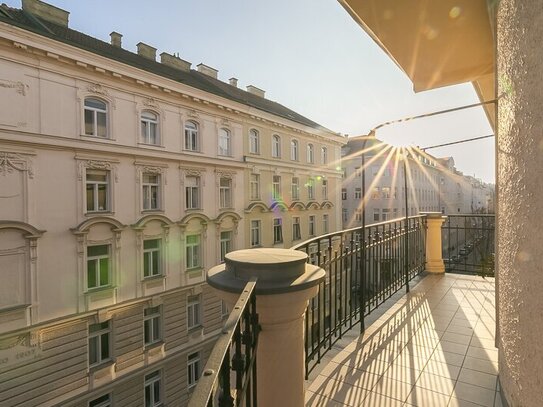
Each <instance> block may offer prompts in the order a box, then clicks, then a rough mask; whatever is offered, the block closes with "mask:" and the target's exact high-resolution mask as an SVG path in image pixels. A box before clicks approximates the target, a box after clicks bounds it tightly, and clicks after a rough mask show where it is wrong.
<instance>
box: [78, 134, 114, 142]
mask: <svg viewBox="0 0 543 407" xmlns="http://www.w3.org/2000/svg"><path fill="white" fill-rule="evenodd" d="M80 137H81V138H82V139H87V140H93V141H95V140H101V141H106V142H108V141H110V142H111V141H117V139H114V138H111V137H100V136H92V135H90V134H81V136H80Z"/></svg>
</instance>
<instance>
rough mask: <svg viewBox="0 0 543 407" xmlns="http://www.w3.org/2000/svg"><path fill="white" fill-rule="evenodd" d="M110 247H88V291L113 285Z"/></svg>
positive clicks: (105, 245) (106, 245)
mask: <svg viewBox="0 0 543 407" xmlns="http://www.w3.org/2000/svg"><path fill="white" fill-rule="evenodd" d="M109 256H110V245H108V244H104V245H100V246H88V247H87V289H88V290H91V289H93V288H101V287H107V286H109V285H110V284H111V263H110V259H109Z"/></svg>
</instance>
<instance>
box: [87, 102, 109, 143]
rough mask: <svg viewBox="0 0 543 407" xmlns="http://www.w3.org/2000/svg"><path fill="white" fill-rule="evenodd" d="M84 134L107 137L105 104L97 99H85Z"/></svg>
mask: <svg viewBox="0 0 543 407" xmlns="http://www.w3.org/2000/svg"><path fill="white" fill-rule="evenodd" d="M85 134H86V135H87V136H96V137H103V138H107V136H108V135H107V104H106V103H105V102H103V101H101V100H99V99H94V98H87V99H85Z"/></svg>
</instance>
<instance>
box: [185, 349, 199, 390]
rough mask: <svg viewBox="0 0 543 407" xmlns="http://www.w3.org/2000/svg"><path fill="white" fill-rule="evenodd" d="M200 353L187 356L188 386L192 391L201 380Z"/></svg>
mask: <svg viewBox="0 0 543 407" xmlns="http://www.w3.org/2000/svg"><path fill="white" fill-rule="evenodd" d="M200 370H201V369H200V352H193V353H191V354H189V355H187V385H188V388H189V389H191V388H193V387H194V386H196V384H197V383H198V380H199V379H200Z"/></svg>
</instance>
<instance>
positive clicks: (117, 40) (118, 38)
mask: <svg viewBox="0 0 543 407" xmlns="http://www.w3.org/2000/svg"><path fill="white" fill-rule="evenodd" d="M109 37H110V38H111V45H113V46H114V47H117V48H121V43H122V38H123V35H122V34H119V33H118V32H115V31H112V32H111V33H110V34H109Z"/></svg>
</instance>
